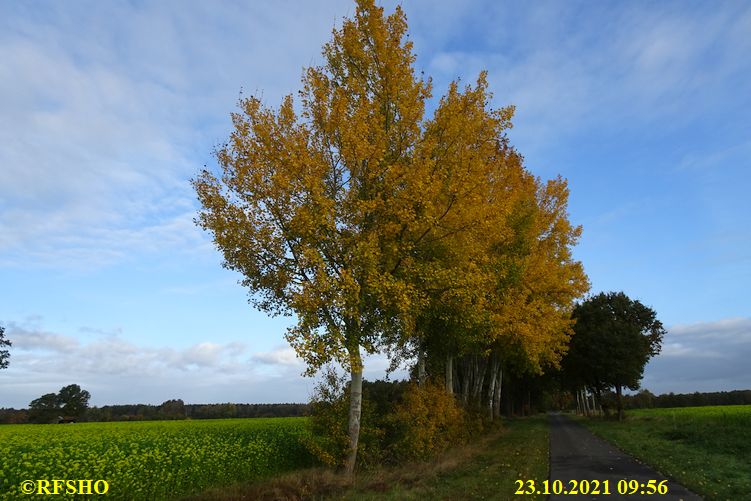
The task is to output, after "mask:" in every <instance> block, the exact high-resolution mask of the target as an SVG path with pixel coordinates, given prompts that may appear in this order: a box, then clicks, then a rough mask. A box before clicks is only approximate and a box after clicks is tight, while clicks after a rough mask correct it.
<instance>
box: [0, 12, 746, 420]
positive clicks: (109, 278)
mask: <svg viewBox="0 0 751 501" xmlns="http://www.w3.org/2000/svg"><path fill="white" fill-rule="evenodd" d="M384 5H385V6H386V8H387V10H388V11H390V10H391V9H392V8H393V5H395V3H394V2H386V3H385V4H384ZM403 8H404V10H405V12H406V14H407V17H408V21H409V24H410V37H411V39H412V40H413V41H414V45H415V46H414V50H415V52H416V54H417V62H416V68H417V70H418V71H420V70H423V71H425V73H426V74H427V75H431V76H432V77H433V79H434V84H435V85H434V94H435V95H436V99H437V98H438V97H439V96H440V95H442V94H443V92H444V91H445V90H446V87H447V85H448V82H449V81H450V80H451V79H454V78H457V77H460V78H461V79H462V81H465V82H471V81H473V80H474V79H475V78H476V75H477V73H478V72H479V71H480V70H482V69H487V70H488V71H489V82H490V88H491V90H492V91H493V92H494V95H495V97H494V103H493V104H494V105H495V106H498V107H500V106H505V105H508V104H514V105H515V106H516V110H517V112H516V117H515V119H514V128H513V130H512V131H511V132H510V137H511V141H512V143H513V144H514V145H515V146H516V147H517V148H518V149H519V151H520V152H521V153H522V154H523V155H524V156H525V158H526V164H527V167H528V168H529V169H530V170H531V171H532V172H533V173H535V174H536V175H539V176H541V177H542V178H551V177H554V176H556V175H558V174H560V175H562V176H563V177H565V178H567V179H568V181H569V186H570V188H571V199H570V214H571V219H572V220H573V221H574V222H575V223H576V224H581V225H583V227H584V234H583V237H582V240H581V242H580V244H579V245H578V246H577V248H576V249H575V255H576V257H577V258H578V259H580V260H581V261H582V262H583V263H584V266H585V269H586V271H587V273H588V275H589V277H590V280H591V282H592V291H593V292H598V291H602V290H606V291H608V290H623V291H625V292H626V293H627V294H628V295H630V296H631V297H633V298H638V299H640V300H641V301H642V302H644V303H645V304H648V305H650V306H652V307H653V308H655V310H656V311H657V313H658V317H659V318H660V319H661V320H662V321H663V323H664V324H665V325H666V326H667V327H668V331H669V332H668V335H667V336H666V338H665V342H664V347H663V354H662V355H661V356H660V357H658V358H656V359H655V360H654V361H652V362H650V364H649V365H648V366H647V370H646V373H645V379H644V386H645V387H647V388H649V389H650V390H652V391H655V392H667V391H676V392H681V391H684V392H685V391H694V390H700V391H712V390H730V389H741V388H749V387H751V368H750V367H751V366H750V365H749V364H747V363H746V361H747V360H748V359H749V357H751V311H749V299H748V298H749V283H751V222H750V221H751V202H750V197H749V195H748V193H747V192H748V190H749V188H751V90H750V89H751V58H749V57H748V54H751V5H749V4H748V3H747V2H741V1H737V2H732V1H725V2H684V1H681V2H677V1H676V2H669V1H666V2H523V3H520V2H490V1H488V2H433V1H414V2H412V1H407V2H404V3H403ZM353 12H354V6H353V4H352V3H350V2H347V1H329V2H293V1H289V2H253V3H251V2H248V3H245V2H197V1H193V2H190V1H186V2H182V1H181V2H177V1H172V2H140V1H132V2H93V1H92V2H83V1H71V2H43V1H40V2H20V1H17V2H2V3H0V61H2V63H0V144H2V148H0V284H2V287H0V323H2V325H4V326H5V327H6V334H7V336H8V337H9V338H10V339H11V340H12V341H13V342H14V347H13V349H12V355H11V366H10V368H9V369H7V370H4V371H2V372H1V373H0V407H2V406H15V407H23V406H26V405H27V404H28V402H29V401H31V400H32V399H34V398H36V397H38V396H39V395H41V394H43V393H48V392H52V391H56V390H58V389H59V388H60V387H62V386H64V385H66V384H70V383H77V384H80V385H81V386H83V387H84V388H86V389H88V390H89V391H90V392H91V393H92V403H93V404H96V405H103V404H112V403H127V402H146V403H160V402H162V401H164V400H167V399H169V398H182V399H184V400H185V401H186V402H195V403H199V402H224V401H235V402H281V401H304V400H306V399H307V398H308V396H309V394H310V391H311V390H312V387H313V381H312V380H310V379H305V378H303V377H301V376H300V373H301V371H302V370H303V366H302V365H301V363H300V362H299V361H298V360H296V359H295V357H294V355H293V354H292V352H291V350H290V349H289V348H288V347H287V346H286V344H285V341H284V339H283V334H284V331H285V328H286V326H287V325H289V323H290V320H289V319H284V318H268V317H266V316H265V315H264V314H262V313H260V312H257V311H254V310H253V309H252V308H251V307H250V306H249V305H248V303H247V292H246V291H245V290H244V289H242V288H241V287H240V286H239V285H237V280H238V278H239V276H238V275H236V274H234V273H232V272H229V271H227V270H224V269H222V268H221V266H220V265H221V259H220V256H219V253H218V252H217V251H216V250H214V249H213V246H212V244H211V241H210V239H209V237H208V235H206V234H203V233H202V232H201V231H200V230H199V229H198V228H197V227H196V226H195V225H194V224H193V222H192V218H193V217H194V215H195V211H196V201H195V197H194V195H193V192H192V189H191V187H190V185H189V182H188V181H189V179H190V178H191V177H194V176H195V175H196V174H197V172H198V170H199V169H200V168H202V166H203V165H205V164H209V165H211V164H213V162H214V161H213V158H212V156H211V152H212V149H213V148H214V146H215V145H217V144H219V143H221V142H222V141H224V140H225V139H226V137H227V135H228V134H229V131H230V121H229V114H230V113H231V112H233V111H235V109H236V103H237V100H238V97H239V96H240V92H241V90H242V91H243V92H244V93H245V94H246V95H247V94H261V95H262V96H263V98H264V99H265V100H266V102H267V103H269V104H276V103H278V102H279V100H280V98H281V97H282V96H283V95H285V94H287V93H295V92H296V91H297V90H298V89H299V87H300V75H301V71H302V68H303V67H305V66H309V65H311V64H317V63H319V62H320V61H321V57H320V47H321V45H322V44H323V43H325V42H327V41H328V40H329V37H330V33H331V29H332V27H333V26H334V25H335V24H338V23H340V21H341V18H342V17H343V16H349V15H352V13H353ZM292 14H294V16H293V15H292ZM385 366H386V362H385V360H384V359H383V358H382V357H375V358H373V359H371V360H369V362H368V367H367V370H366V377H368V376H369V377H380V376H382V374H383V369H384V367H385Z"/></svg>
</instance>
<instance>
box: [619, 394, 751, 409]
mask: <svg viewBox="0 0 751 501" xmlns="http://www.w3.org/2000/svg"><path fill="white" fill-rule="evenodd" d="M709 405H751V390H733V391H714V392H707V393H701V392H698V391H697V392H694V393H672V392H671V393H663V394H662V395H654V394H653V393H652V392H650V391H649V390H641V391H640V392H639V393H637V394H635V395H625V396H624V407H625V408H627V409H651V408H655V407H660V408H665V407H706V406H709Z"/></svg>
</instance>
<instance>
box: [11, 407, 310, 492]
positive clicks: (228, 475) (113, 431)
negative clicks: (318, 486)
mask: <svg viewBox="0 0 751 501" xmlns="http://www.w3.org/2000/svg"><path fill="white" fill-rule="evenodd" d="M305 419H306V418H254V419H221V420H195V421H142V422H118V423H76V424H67V425H54V424H51V425H5V426H0V499H18V498H19V497H22V496H23V492H24V489H27V490H26V492H27V493H28V492H29V490H28V489H31V487H30V486H34V487H35V488H38V487H39V481H40V480H41V481H45V480H49V481H50V484H46V483H42V486H43V487H44V486H46V487H47V489H48V490H50V491H52V489H53V488H54V484H53V483H52V482H53V481H54V480H55V479H58V482H57V484H58V485H57V491H58V492H57V493H58V494H60V497H55V499H65V498H69V499H72V498H74V497H76V496H75V495H74V494H71V493H70V492H72V491H75V490H76V489H78V488H80V484H77V483H74V484H71V485H72V487H66V484H63V483H61V482H60V480H63V481H75V482H77V481H80V480H93V481H94V482H96V481H97V480H105V481H106V482H107V485H108V492H107V493H106V498H107V499H128V500H133V499H171V498H175V497H179V496H182V495H186V494H191V493H196V492H200V491H202V490H204V489H206V488H208V487H212V486H220V485H227V484H231V483H233V482H238V481H243V480H249V479H253V478H258V477H262V476H267V475H270V474H273V473H276V472H281V471H285V470H290V469H294V468H298V467H304V466H308V465H310V464H311V462H312V459H311V458H310V455H309V454H308V453H307V452H306V449H305V447H304V446H303V445H302V442H301V438H302V436H303V435H304V434H305V433H307V431H306V427H305ZM29 481H34V482H36V484H31V483H29ZM24 482H27V483H26V484H24ZM84 485H85V484H84ZM103 485H104V484H101V483H100V484H99V486H98V487H99V489H100V490H102V489H103ZM66 490H67V491H68V492H69V493H68V494H65V492H66ZM79 497H80V496H79Z"/></svg>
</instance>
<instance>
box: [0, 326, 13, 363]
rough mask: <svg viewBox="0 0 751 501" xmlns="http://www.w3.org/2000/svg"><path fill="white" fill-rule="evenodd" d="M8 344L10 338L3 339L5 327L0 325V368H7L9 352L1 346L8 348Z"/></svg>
mask: <svg viewBox="0 0 751 501" xmlns="http://www.w3.org/2000/svg"><path fill="white" fill-rule="evenodd" d="M10 346H11V342H10V340H8V339H5V327H3V326H2V325H0V369H7V368H8V364H9V363H10V362H9V359H10V352H9V351H8V350H6V349H3V348H6V347H8V348H9V347H10Z"/></svg>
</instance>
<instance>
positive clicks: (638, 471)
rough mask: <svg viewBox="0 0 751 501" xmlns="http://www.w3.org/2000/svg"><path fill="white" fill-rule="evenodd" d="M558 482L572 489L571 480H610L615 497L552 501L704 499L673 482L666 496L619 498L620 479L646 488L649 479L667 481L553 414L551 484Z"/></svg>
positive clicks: (561, 497) (556, 497) (560, 497)
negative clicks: (637, 483)
mask: <svg viewBox="0 0 751 501" xmlns="http://www.w3.org/2000/svg"><path fill="white" fill-rule="evenodd" d="M554 480H560V481H562V482H563V485H564V488H569V480H577V481H581V480H599V481H600V482H602V481H604V480H609V486H610V492H611V494H610V495H604V494H600V495H591V494H590V495H586V496H585V495H578V496H571V495H551V496H550V499H551V500H569V501H571V499H601V500H605V501H607V500H615V499H628V500H637V499H638V500H642V499H643V500H647V499H649V500H652V501H667V500H670V501H678V500H683V501H696V500H701V497H699V496H698V495H696V494H694V493H693V492H691V491H689V490H688V489H686V488H685V487H683V486H682V485H679V484H676V483H675V482H673V481H668V484H667V485H668V493H667V494H665V495H659V494H654V495H651V496H650V495H641V494H639V493H637V494H634V495H630V496H628V495H626V496H621V495H619V494H618V488H617V485H618V481H619V480H637V481H639V483H640V484H644V485H646V484H647V482H648V481H649V480H656V481H657V482H658V483H659V482H660V481H662V480H666V478H665V477H664V476H662V475H660V474H659V473H657V472H656V471H655V470H653V469H652V468H650V467H649V466H646V465H643V464H641V463H639V462H637V461H636V460H635V459H634V458H632V457H631V456H629V455H627V454H624V453H623V452H621V451H619V450H618V449H616V448H615V447H613V446H612V445H610V444H609V443H607V442H605V441H604V440H602V439H599V438H597V437H596V436H594V435H593V434H592V433H590V432H589V431H588V430H586V429H585V428H584V427H583V426H581V425H579V424H577V423H575V422H573V421H571V420H570V419H568V418H567V417H566V416H563V415H560V414H551V415H550V483H551V485H552V483H553V481H554ZM601 490H602V488H601Z"/></svg>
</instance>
